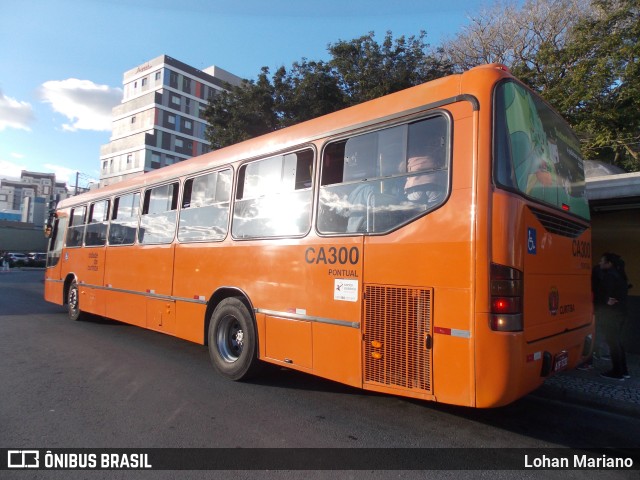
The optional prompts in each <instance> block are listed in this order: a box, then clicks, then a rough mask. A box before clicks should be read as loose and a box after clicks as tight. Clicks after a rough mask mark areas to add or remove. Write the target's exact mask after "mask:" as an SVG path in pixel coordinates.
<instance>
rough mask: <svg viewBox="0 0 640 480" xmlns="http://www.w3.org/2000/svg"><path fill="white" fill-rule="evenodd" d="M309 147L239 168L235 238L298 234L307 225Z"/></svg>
mask: <svg viewBox="0 0 640 480" xmlns="http://www.w3.org/2000/svg"><path fill="white" fill-rule="evenodd" d="M312 171H313V151H312V150H303V151H300V152H295V153H290V154H287V155H278V156H276V157H270V158H267V159H264V160H258V161H256V162H252V163H249V164H247V165H244V166H242V167H241V169H240V173H239V180H238V192H237V197H236V201H235V206H234V212H233V227H232V233H233V236H234V237H236V238H257V237H280V236H298V235H303V234H304V233H306V232H307V231H308V230H309V228H310V226H311V200H312V190H311V179H312Z"/></svg>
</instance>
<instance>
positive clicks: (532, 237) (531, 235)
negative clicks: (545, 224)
mask: <svg viewBox="0 0 640 480" xmlns="http://www.w3.org/2000/svg"><path fill="white" fill-rule="evenodd" d="M527 253H529V254H531V255H535V254H536V229H535V228H529V229H528V231H527Z"/></svg>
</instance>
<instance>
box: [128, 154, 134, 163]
mask: <svg viewBox="0 0 640 480" xmlns="http://www.w3.org/2000/svg"><path fill="white" fill-rule="evenodd" d="M131 160H133V154H131V153H130V154H129V155H127V165H130V164H131Z"/></svg>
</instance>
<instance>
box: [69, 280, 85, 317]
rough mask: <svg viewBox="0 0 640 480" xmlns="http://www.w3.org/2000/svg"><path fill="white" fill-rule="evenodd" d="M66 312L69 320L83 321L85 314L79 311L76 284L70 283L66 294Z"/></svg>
mask: <svg viewBox="0 0 640 480" xmlns="http://www.w3.org/2000/svg"><path fill="white" fill-rule="evenodd" d="M67 312H68V313H69V318H70V319H71V320H83V319H84V318H85V316H86V314H85V313H84V312H83V311H82V310H80V291H79V290H78V284H77V283H76V282H72V283H71V285H69V292H67Z"/></svg>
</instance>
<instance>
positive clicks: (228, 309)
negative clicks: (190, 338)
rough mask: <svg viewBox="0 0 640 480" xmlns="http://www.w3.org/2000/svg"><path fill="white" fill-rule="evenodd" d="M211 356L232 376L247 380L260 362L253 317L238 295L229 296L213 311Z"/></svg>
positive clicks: (227, 375)
mask: <svg viewBox="0 0 640 480" xmlns="http://www.w3.org/2000/svg"><path fill="white" fill-rule="evenodd" d="M208 337H209V356H210V357H211V362H212V363H213V366H214V367H215V368H216V370H218V371H219V372H220V373H221V374H222V375H224V376H225V377H227V378H230V379H231V380H246V379H247V378H250V377H251V376H253V375H254V374H255V373H256V372H257V370H258V365H259V360H258V355H257V336H256V329H255V326H254V324H253V317H252V316H251V314H250V313H249V309H248V308H247V306H246V305H245V303H244V302H243V301H242V300H240V299H238V298H233V297H231V298H226V299H224V300H222V301H221V302H220V304H219V305H218V306H217V307H216V309H215V310H214V311H213V314H212V315H211V322H210V323H209V335H208Z"/></svg>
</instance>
